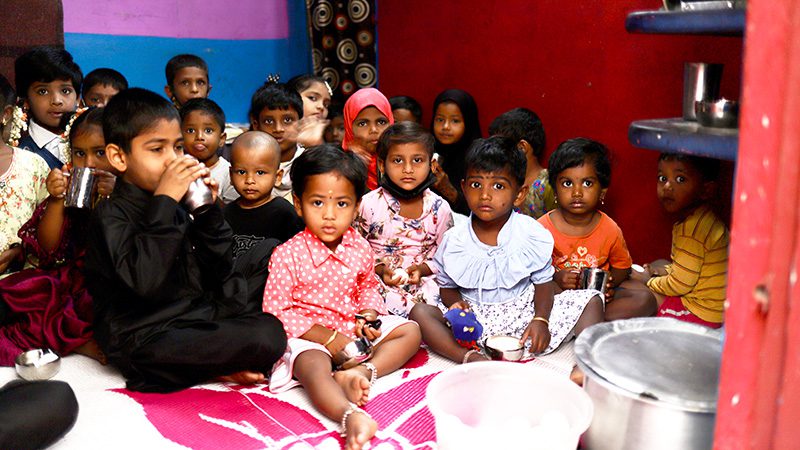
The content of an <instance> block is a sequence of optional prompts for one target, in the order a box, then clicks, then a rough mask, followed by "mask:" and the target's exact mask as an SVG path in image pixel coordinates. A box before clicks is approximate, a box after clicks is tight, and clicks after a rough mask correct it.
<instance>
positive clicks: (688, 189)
mask: <svg viewBox="0 0 800 450" xmlns="http://www.w3.org/2000/svg"><path fill="white" fill-rule="evenodd" d="M657 192H658V201H660V202H661V206H663V207H664V209H665V210H666V211H667V212H668V213H670V214H674V213H681V212H685V211H687V210H690V209H692V208H694V207H695V206H697V205H698V204H700V203H701V202H702V201H703V199H704V194H705V183H703V177H702V175H700V172H698V170H697V169H695V167H694V166H693V165H691V164H686V163H685V162H684V161H677V160H663V161H659V162H658V188H657Z"/></svg>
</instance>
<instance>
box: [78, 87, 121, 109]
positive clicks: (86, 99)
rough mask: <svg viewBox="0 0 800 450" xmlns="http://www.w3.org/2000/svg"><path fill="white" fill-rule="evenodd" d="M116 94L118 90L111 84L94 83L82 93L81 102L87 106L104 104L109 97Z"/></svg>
mask: <svg viewBox="0 0 800 450" xmlns="http://www.w3.org/2000/svg"><path fill="white" fill-rule="evenodd" d="M117 94H119V91H118V90H117V89H115V88H114V87H113V86H111V85H108V84H95V85H94V86H91V87H89V89H87V90H86V91H85V92H84V93H83V104H84V105H86V106H89V107H91V106H97V107H102V106H106V105H107V104H108V101H109V100H111V97H113V96H115V95H117Z"/></svg>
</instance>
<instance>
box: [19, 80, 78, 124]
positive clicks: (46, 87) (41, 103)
mask: <svg viewBox="0 0 800 450" xmlns="http://www.w3.org/2000/svg"><path fill="white" fill-rule="evenodd" d="M25 103H26V105H27V106H28V108H30V111H31V114H32V115H33V118H34V119H35V120H36V123H38V124H39V125H41V126H43V127H44V128H46V129H48V130H50V131H51V132H53V133H56V134H59V133H61V132H62V131H63V130H62V129H60V128H59V124H60V123H61V118H62V117H63V116H64V115H65V114H70V113H72V112H73V111H75V107H76V106H77V105H78V93H77V92H76V91H75V87H74V86H73V85H72V81H70V80H54V81H50V82H44V81H37V82H35V83H33V84H31V85H30V87H29V88H28V92H27V98H26V99H25Z"/></svg>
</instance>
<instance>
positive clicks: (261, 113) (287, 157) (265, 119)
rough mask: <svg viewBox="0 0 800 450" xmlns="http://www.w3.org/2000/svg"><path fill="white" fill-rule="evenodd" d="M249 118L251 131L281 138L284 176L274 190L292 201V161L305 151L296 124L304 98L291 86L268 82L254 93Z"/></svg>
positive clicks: (301, 116)
mask: <svg viewBox="0 0 800 450" xmlns="http://www.w3.org/2000/svg"><path fill="white" fill-rule="evenodd" d="M249 117H250V129H251V130H255V131H263V132H264V133H267V134H269V135H270V136H272V137H273V138H275V140H276V141H278V145H279V146H280V148H281V162H280V169H281V170H282V171H283V177H282V178H281V180H280V182H277V183H275V188H274V193H275V196H277V197H283V198H285V199H286V200H288V201H292V177H291V173H290V171H291V169H292V162H293V161H294V160H295V159H296V158H297V157H298V156H300V155H301V154H303V151H304V150H305V148H304V147H303V146H302V145H300V144H299V143H298V142H297V133H298V129H297V123H298V121H299V120H300V119H302V118H303V99H302V98H300V94H298V93H297V91H295V90H294V89H292V88H290V87H289V86H287V85H285V84H282V83H276V82H273V81H268V82H267V83H265V84H264V85H263V86H261V87H260V88H258V90H257V91H256V92H255V94H253V98H252V99H251V100H250V113H249Z"/></svg>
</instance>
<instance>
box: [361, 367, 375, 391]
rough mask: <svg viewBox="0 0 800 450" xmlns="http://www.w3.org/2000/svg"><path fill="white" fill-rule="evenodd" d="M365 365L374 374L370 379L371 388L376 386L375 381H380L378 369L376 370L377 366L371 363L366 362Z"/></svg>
mask: <svg viewBox="0 0 800 450" xmlns="http://www.w3.org/2000/svg"><path fill="white" fill-rule="evenodd" d="M363 365H364V367H366V368H367V369H369V371H370V373H371V374H372V375H370V377H369V387H372V385H373V384H375V380H377V379H378V369H376V368H375V364H372V363H371V362H365V363H364V364H363Z"/></svg>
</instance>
